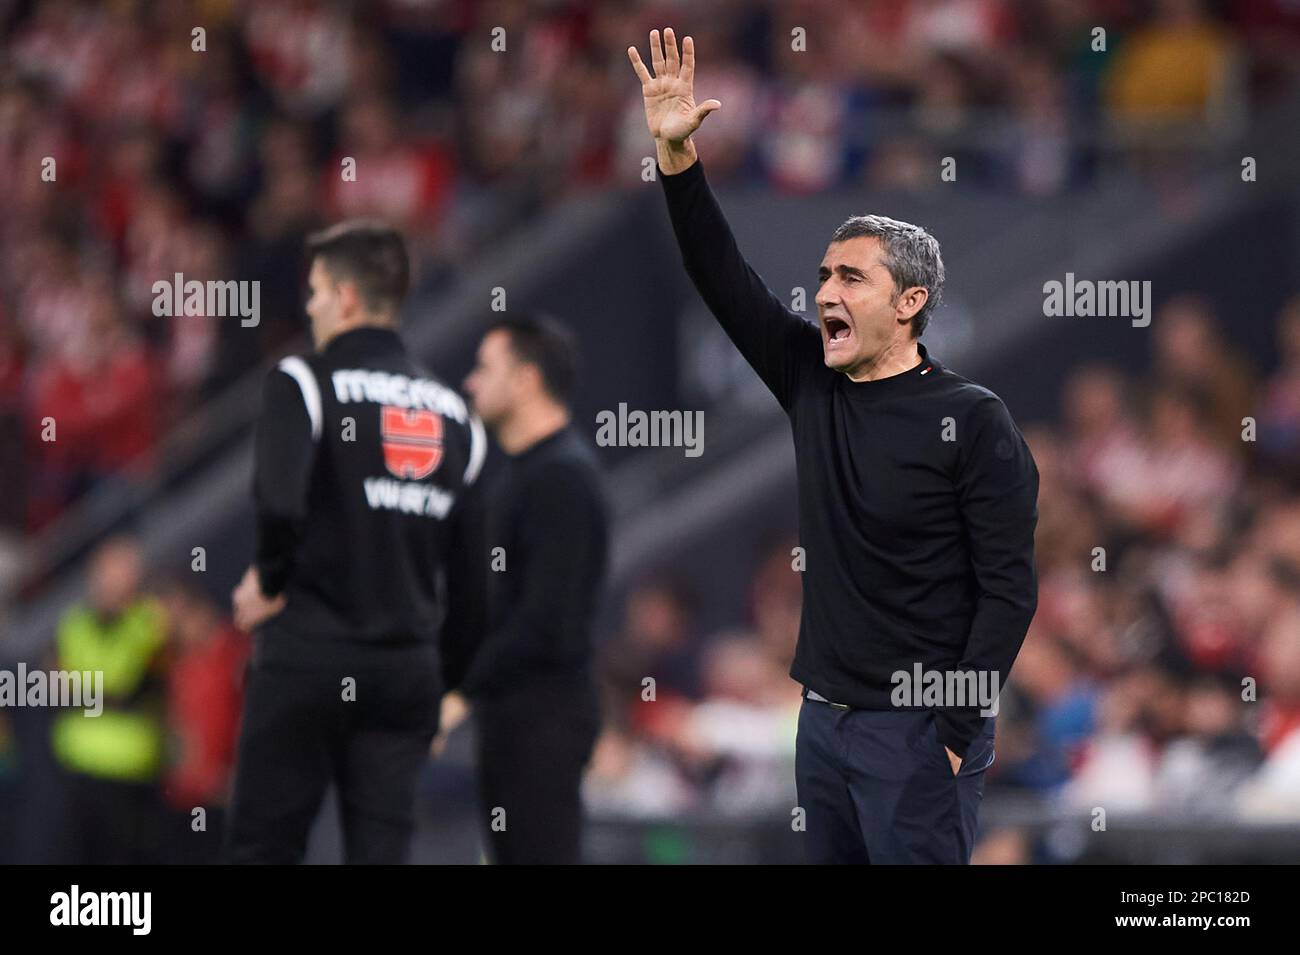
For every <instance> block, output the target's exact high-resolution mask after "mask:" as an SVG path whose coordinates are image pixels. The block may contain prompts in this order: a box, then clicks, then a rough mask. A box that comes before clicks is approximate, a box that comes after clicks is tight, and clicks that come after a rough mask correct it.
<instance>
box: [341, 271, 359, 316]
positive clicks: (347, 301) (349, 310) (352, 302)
mask: <svg viewBox="0 0 1300 955" xmlns="http://www.w3.org/2000/svg"><path fill="white" fill-rule="evenodd" d="M337 288H338V295H339V313H340V314H341V315H344V316H347V317H346V319H345V321H351V320H354V319H355V318H356V317H357V316H358V315H359V314H360V313H361V312H364V311H365V302H363V301H362V298H361V292H360V291H359V290H358V289H357V283H356V282H353V281H352V280H351V279H341V280H340V281H339V283H338V286H337Z"/></svg>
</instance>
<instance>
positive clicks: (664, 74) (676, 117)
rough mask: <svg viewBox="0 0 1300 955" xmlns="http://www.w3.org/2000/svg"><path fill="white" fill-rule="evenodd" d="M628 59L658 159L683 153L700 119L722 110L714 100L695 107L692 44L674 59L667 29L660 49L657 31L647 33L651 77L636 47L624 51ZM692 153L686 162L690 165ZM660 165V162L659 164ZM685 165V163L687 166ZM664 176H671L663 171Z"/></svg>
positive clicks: (674, 50)
mask: <svg viewBox="0 0 1300 955" xmlns="http://www.w3.org/2000/svg"><path fill="white" fill-rule="evenodd" d="M627 56H628V59H630V60H631V61H632V68H633V69H634V70H636V75H637V76H638V77H639V78H640V80H641V95H642V96H643V97H644V98H645V119H646V125H647V126H648V127H649V128H650V135H651V136H653V137H654V138H655V142H656V143H657V144H659V145H660V157H661V159H662V158H663V156H664V153H665V151H667V152H669V153H675V152H680V151H682V150H683V148H684V145H685V144H686V142H687V140H689V138H690V136H691V134H692V133H693V132H695V131H696V130H697V129H699V128H700V123H702V122H704V117H705V116H708V115H709V113H711V112H713V111H714V110H715V109H718V108H720V107H721V106H722V104H721V103H719V102H718V101H717V100H716V99H708V100H705V101H704V102H703V103H700V104H699V105H698V106H697V105H696V103H695V41H694V40H692V39H691V38H690V37H686V38H685V39H684V40H683V41H682V53H681V57H680V58H679V57H678V55H677V38H676V37H675V36H674V35H673V31H672V29H671V28H667V29H665V30H664V36H663V46H662V47H661V46H660V43H659V31H658V30H651V31H650V63H651V65H653V66H654V72H655V75H654V76H651V75H650V71H649V70H647V69H646V66H645V64H644V63H643V62H641V55H640V54H639V53H638V52H637V50H636V47H634V46H630V47H628V48H627ZM694 160H695V157H694V150H693V149H692V150H691V156H690V161H691V162H694ZM661 165H662V162H661ZM687 165H689V163H687ZM664 171H665V172H671V171H672V170H669V169H667V168H665V170H664Z"/></svg>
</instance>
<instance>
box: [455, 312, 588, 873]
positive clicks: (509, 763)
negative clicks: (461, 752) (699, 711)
mask: <svg viewBox="0 0 1300 955" xmlns="http://www.w3.org/2000/svg"><path fill="white" fill-rule="evenodd" d="M575 361H576V349H575V346H574V343H573V341H572V338H571V336H570V334H569V333H568V332H567V330H565V329H564V328H563V327H562V326H560V325H558V324H556V323H555V322H552V321H550V320H549V319H527V320H517V321H505V322H501V323H499V324H498V325H496V326H494V327H493V328H492V329H491V330H489V331H488V333H487V335H486V336H485V337H484V339H483V342H482V344H481V345H480V346H479V350H478V359H477V363H476V364H475V367H474V370H473V372H472V373H471V374H470V376H469V378H468V379H467V380H466V382H465V389H466V391H467V392H468V393H469V394H470V396H471V397H472V399H473V401H474V409H475V411H476V412H477V413H478V414H479V416H480V417H481V418H482V419H483V421H484V423H485V424H486V425H487V426H488V428H489V429H491V431H492V433H493V434H494V435H495V437H496V439H497V441H498V442H499V443H500V445H501V448H502V449H503V450H504V451H505V452H506V454H507V455H508V456H509V460H508V462H507V464H506V466H505V468H504V469H503V470H502V473H500V474H499V475H497V476H496V477H495V479H494V480H492V482H491V483H490V485H489V488H488V495H487V509H488V513H489V519H488V534H487V538H486V543H487V548H488V553H489V557H490V567H491V570H492V573H490V574H489V575H488V578H489V593H490V595H491V596H490V602H489V607H490V610H489V626H488V630H487V636H486V639H485V640H484V641H483V642H482V644H481V645H480V646H479V647H478V648H477V650H476V652H475V653H474V656H473V658H472V662H471V663H470V665H469V667H468V670H467V672H466V673H465V674H464V676H463V678H462V679H460V680H459V690H460V694H463V696H461V695H457V694H449V697H448V700H447V703H446V705H445V708H444V714H447V715H448V721H449V722H450V721H451V719H452V718H453V717H452V715H451V713H450V712H449V711H463V710H464V709H465V708H466V707H467V706H472V707H473V710H474V712H475V714H476V722H477V729H478V743H479V753H478V767H479V786H480V794H481V798H482V806H481V811H482V812H483V814H484V815H483V825H484V831H485V833H486V839H487V843H488V846H489V849H490V852H491V854H492V857H493V858H494V859H495V861H496V862H498V863H576V862H578V861H579V860H580V855H581V852H580V848H581V847H580V841H581V840H580V836H581V823H582V802H581V797H580V789H581V782H582V771H583V768H584V767H585V766H586V764H587V761H588V760H589V759H590V757H591V751H592V747H593V746H594V744H595V740H596V734H597V731H598V728H599V707H598V703H597V693H596V689H595V683H594V680H593V677H592V673H591V655H592V654H591V624H592V616H593V614H594V613H595V609H596V603H597V599H598V596H599V594H600V588H601V583H602V579H603V577H604V572H605V556H606V547H607V540H606V538H607V530H606V523H607V519H606V513H605V512H606V508H605V502H604V498H603V495H602V490H601V482H600V475H599V469H598V465H597V462H596V458H595V454H594V452H593V451H592V449H591V448H590V447H588V445H587V444H586V443H585V442H584V441H583V440H582V439H581V438H579V437H578V435H577V433H576V432H575V431H574V430H573V428H572V427H570V425H569V401H570V397H571V394H572V391H573V384H574V377H575ZM466 700H468V703H467V702H466Z"/></svg>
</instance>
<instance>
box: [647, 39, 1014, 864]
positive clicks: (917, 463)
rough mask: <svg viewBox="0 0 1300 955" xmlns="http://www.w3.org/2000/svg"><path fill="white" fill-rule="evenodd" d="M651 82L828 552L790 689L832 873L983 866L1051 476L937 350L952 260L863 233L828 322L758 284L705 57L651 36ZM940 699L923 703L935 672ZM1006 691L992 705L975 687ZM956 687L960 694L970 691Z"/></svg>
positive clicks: (687, 199) (856, 225)
mask: <svg viewBox="0 0 1300 955" xmlns="http://www.w3.org/2000/svg"><path fill="white" fill-rule="evenodd" d="M628 57H629V58H630V59H631V61H632V66H633V68H634V69H635V70H636V73H637V76H638V77H639V78H640V80H641V92H642V95H643V97H644V99H645V111H646V121H647V124H648V126H649V128H650V133H651V135H652V136H654V139H655V148H656V152H657V155H658V162H659V171H660V174H661V175H660V180H661V182H662V184H663V189H664V194H665V196H666V198H667V200H668V210H669V214H670V216H671V218H672V224H673V230H674V232H675V234H676V236H677V242H678V245H679V246H680V248H681V252H682V258H683V261H684V263H685V266H686V271H687V273H688V274H689V275H690V277H691V279H692V281H693V282H694V283H695V286H696V288H697V289H698V290H699V293H700V295H701V297H702V298H703V299H704V301H705V303H706V304H707V305H708V306H709V309H710V310H711V311H712V312H713V314H714V316H715V317H716V318H717V320H718V322H719V323H720V324H721V325H722V327H723V329H724V330H725V331H726V333H727V335H728V336H729V337H730V338H731V340H732V342H733V343H734V344H735V345H736V347H737V348H738V349H740V352H741V354H743V355H744V356H745V359H746V360H747V361H748V362H749V364H750V365H751V366H752V367H753V369H754V370H755V371H756V372H757V373H758V375H759V377H760V378H762V380H763V382H764V383H765V384H766V385H767V387H768V388H769V389H770V390H771V392H772V394H773V395H775V397H776V399H777V401H779V402H780V404H781V407H782V408H784V409H785V411H786V413H787V415H788V416H789V418H790V423H791V427H792V429H793V436H794V443H795V456H796V461H797V466H798V474H799V491H798V494H799V526H800V543H801V545H802V546H803V548H804V550H805V553H806V555H807V570H806V571H805V572H804V580H803V585H804V602H803V613H802V618H801V621H800V628H799V643H798V646H797V648H796V651H795V658H794V663H793V665H792V666H791V669H790V675H791V676H792V677H793V678H794V679H795V680H798V681H799V682H800V683H801V684H803V686H804V698H805V700H804V704H803V708H802V710H801V711H800V716H799V730H798V737H797V741H796V769H795V772H796V777H797V784H798V792H799V802H800V806H801V807H802V809H803V810H804V812H805V814H806V816H805V822H806V830H805V837H806V838H805V842H806V849H807V855H808V859H809V861H812V862H822V863H828V862H856V863H866V862H875V863H891V862H941V863H966V862H969V861H970V854H971V849H972V847H973V844H974V840H975V833H976V829H977V818H976V816H977V811H978V807H979V802H980V799H981V797H982V794H983V787H984V775H985V771H986V770H987V769H988V767H989V765H990V764H991V763H992V762H993V758H994V750H993V739H994V716H993V715H989V714H991V712H995V711H996V691H997V688H998V687H1000V686H1001V684H1002V682H1004V681H1005V678H1006V675H1007V673H1008V671H1009V670H1010V668H1011V664H1012V662H1013V661H1014V660H1015V658H1016V654H1017V653H1018V652H1019V650H1020V645H1021V643H1022V642H1023V640H1024V636H1025V632H1026V630H1027V629H1028V627H1029V622H1030V620H1031V619H1032V617H1033V614H1034V609H1035V607H1036V605H1037V580H1036V577H1035V572H1034V550H1033V544H1034V527H1035V525H1036V523H1037V516H1038V515H1037V498H1038V471H1037V468H1036V467H1035V465H1034V461H1033V459H1032V457H1031V456H1030V453H1029V449H1028V447H1027V446H1026V444H1025V442H1024V439H1023V438H1022V437H1021V435H1020V432H1019V430H1018V429H1017V428H1016V425H1015V423H1014V422H1013V421H1012V419H1011V415H1010V414H1009V413H1008V411H1007V408H1006V406H1005V405H1004V404H1003V403H1002V401H1001V400H1000V399H999V398H998V397H997V395H995V394H993V393H992V392H991V391H989V390H988V389H987V388H983V387H981V386H980V385H977V384H974V383H972V382H970V381H968V380H966V379H965V378H962V377H961V376H959V375H957V374H954V373H953V372H952V371H950V370H948V369H947V368H945V367H944V366H943V365H941V364H940V363H939V361H938V359H936V358H934V357H933V356H932V355H930V354H929V352H928V351H927V350H926V348H925V346H924V345H922V344H921V343H920V341H919V339H920V336H921V334H922V332H923V331H924V330H925V327H926V324H927V323H928V322H929V320H930V317H931V315H932V313H933V311H934V309H935V306H936V305H937V304H938V302H939V297H940V294H941V292H942V289H943V283H944V268H943V260H942V258H941V256H940V251H939V243H938V242H937V241H936V240H935V239H934V237H933V236H931V235H930V234H929V233H927V232H926V231H925V230H924V229H922V228H920V227H918V226H915V225H912V224H910V223H906V222H899V221H897V220H894V219H890V218H886V217H884V216H878V215H863V216H854V217H852V218H850V219H848V220H847V221H846V222H844V223H843V225H841V226H840V227H839V228H838V229H836V230H835V232H834V234H833V235H832V236H831V241H830V244H829V245H828V246H827V248H826V251H825V254H824V255H823V256H822V260H821V263H820V266H819V267H818V272H817V283H818V292H817V296H816V302H817V313H818V322H817V323H816V324H812V323H809V322H807V321H805V320H804V319H803V318H801V317H799V316H798V315H796V314H794V313H793V312H791V311H790V310H788V309H787V308H786V307H785V306H784V305H783V304H782V303H781V301H780V300H778V299H777V298H776V296H774V295H773V294H772V293H771V292H770V291H769V290H768V289H767V288H766V287H765V285H764V284H763V281H762V279H760V278H759V276H758V275H757V274H756V273H755V272H754V271H753V269H751V268H750V267H749V265H748V264H747V263H746V262H745V260H744V258H743V257H742V255H741V253H740V250H739V249H738V248H737V246H736V242H735V239H734V238H733V236H732V234H731V230H730V228H729V227H728V225H727V222H726V219H725V218H724V217H723V215H722V211H721V209H720V208H719V207H718V203H717V201H716V199H715V198H714V196H713V193H712V192H711V190H710V189H709V186H708V183H707V182H706V180H705V178H704V170H703V167H702V165H701V163H700V161H699V159H698V157H697V155H696V148H695V144H694V142H693V141H692V139H691V136H692V134H693V133H694V132H695V131H696V130H697V129H698V128H699V127H700V124H701V123H702V122H703V121H704V118H705V117H706V116H708V115H709V113H711V112H713V111H714V110H716V109H719V108H721V106H722V104H721V103H720V102H718V101H717V100H713V99H710V100H705V101H704V102H703V103H699V104H697V103H696V102H695V95H694V79H695V45H694V42H693V41H692V39H691V38H690V37H686V38H685V40H684V41H683V43H682V50H681V55H680V56H679V55H678V50H677V41H676V38H675V37H674V35H673V31H672V30H671V29H668V30H665V31H664V34H663V41H662V44H661V42H660V36H659V31H658V30H655V31H652V32H651V34H650V60H651V65H652V66H653V68H654V75H651V72H650V70H648V69H646V66H645V64H644V63H643V62H642V61H641V57H640V55H639V54H638V53H637V51H636V49H635V48H634V47H632V48H629V49H628ZM930 674H937V676H938V681H939V682H938V685H939V686H940V688H941V689H943V690H944V692H943V693H941V694H939V696H938V698H937V699H936V698H935V697H934V696H924V697H922V696H921V695H920V693H919V692H918V693H917V694H915V695H914V694H913V693H911V692H899V691H900V690H902V691H907V690H912V689H915V690H917V691H919V690H920V689H922V688H921V687H919V686H915V685H914V684H915V683H916V682H918V681H917V680H916V677H917V676H918V675H919V676H920V677H921V680H920V681H919V682H922V683H924V684H926V686H929V687H931V688H933V686H934V683H933V682H932V681H931V680H930V679H929V675H930ZM976 686H978V687H981V688H988V687H990V686H991V687H992V688H993V697H994V698H993V699H988V698H986V695H985V694H979V693H971V692H961V691H963V690H966V689H968V688H972V687H976ZM954 691H956V692H954Z"/></svg>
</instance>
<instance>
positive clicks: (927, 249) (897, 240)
mask: <svg viewBox="0 0 1300 955" xmlns="http://www.w3.org/2000/svg"><path fill="white" fill-rule="evenodd" d="M861 236H871V237H873V238H876V239H879V240H880V244H881V246H882V247H883V248H884V252H885V268H886V269H887V270H888V271H889V275H890V277H891V278H893V280H894V297H895V298H897V297H898V295H899V294H901V293H902V291H903V290H904V289H909V288H912V287H914V286H920V287H921V288H923V289H925V290H926V291H927V292H929V293H930V296H929V298H927V299H926V301H925V304H924V305H923V306H921V310H920V311H919V312H917V313H916V314H915V315H913V316H912V329H913V335H914V337H916V338H920V337H921V333H922V332H924V331H925V326H926V325H928V324H930V316H931V315H932V314H933V313H934V309H935V306H937V305H938V304H939V299H940V298H941V297H942V296H943V257H942V256H941V255H940V254H939V240H938V239H936V238H935V237H934V236H932V235H930V233H928V232H926V231H925V230H924V229H922V228H921V227H920V226H919V225H912V223H910V222H899V221H898V220H897V219H890V218H888V217H887V216H854V217H853V218H851V219H849V220H848V221H846V222H845V223H844V224H843V225H842V226H840V227H839V228H838V229H836V230H835V234H834V235H832V236H831V241H832V242H844V241H845V240H846V239H856V238H859V237H861Z"/></svg>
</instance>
